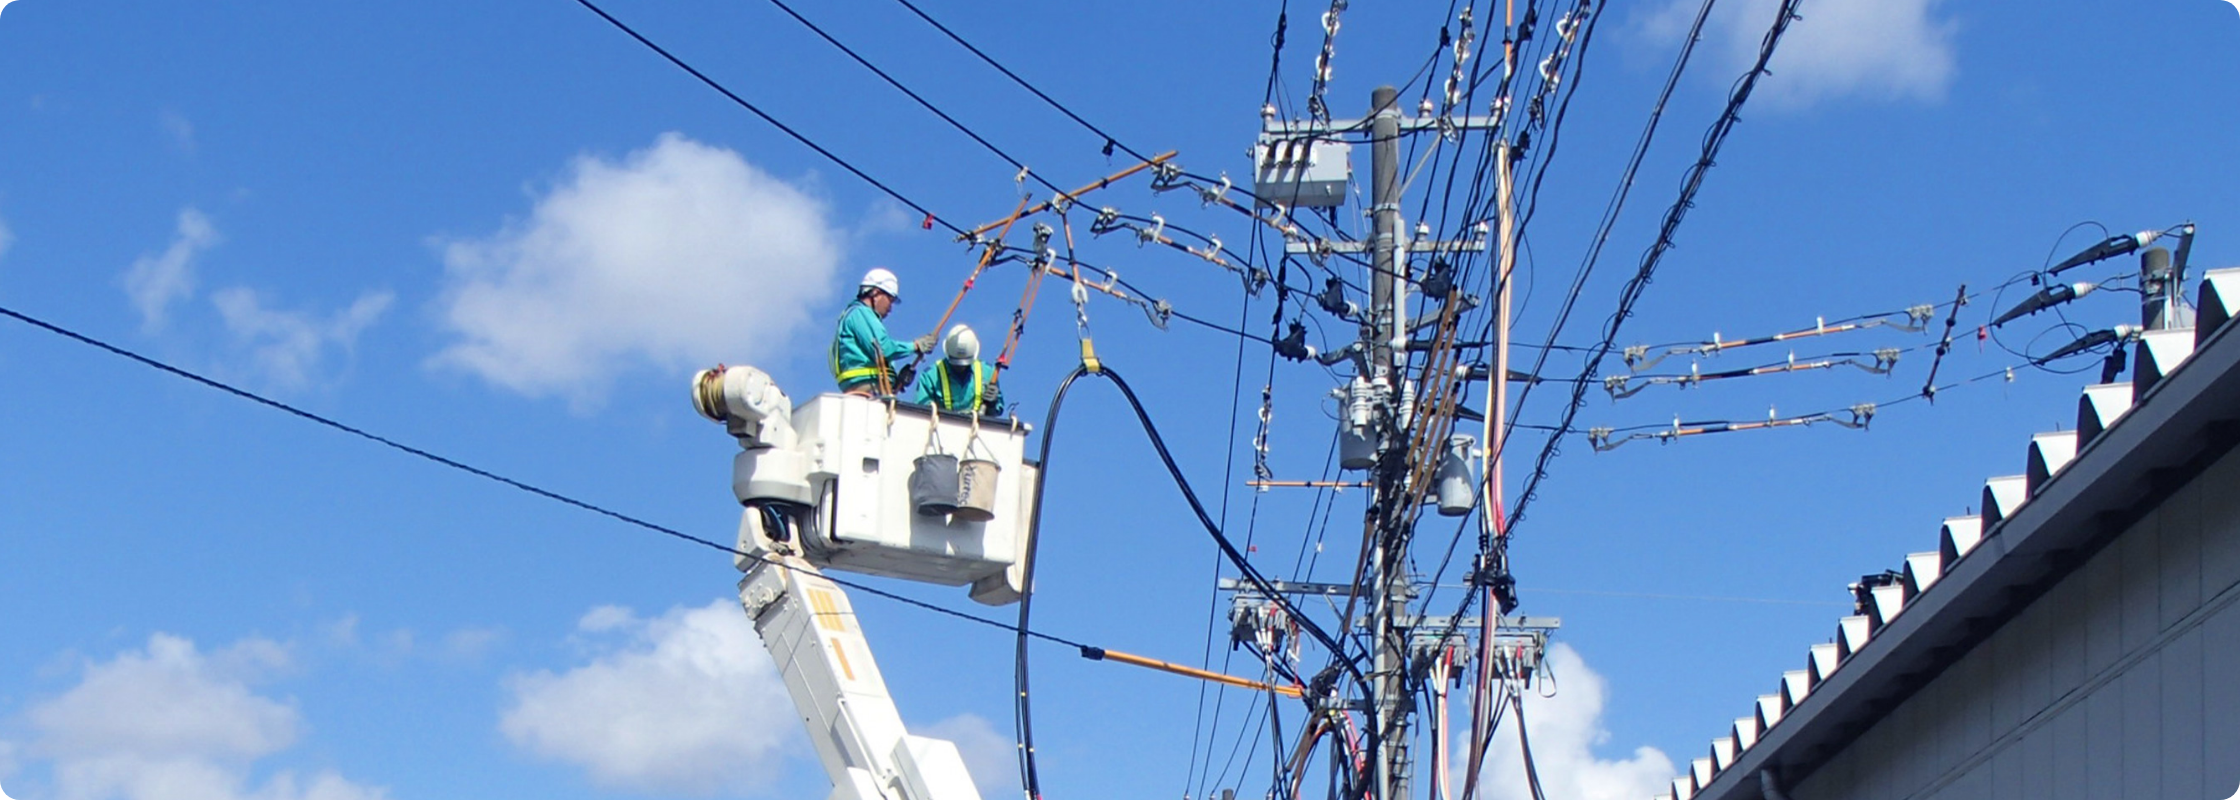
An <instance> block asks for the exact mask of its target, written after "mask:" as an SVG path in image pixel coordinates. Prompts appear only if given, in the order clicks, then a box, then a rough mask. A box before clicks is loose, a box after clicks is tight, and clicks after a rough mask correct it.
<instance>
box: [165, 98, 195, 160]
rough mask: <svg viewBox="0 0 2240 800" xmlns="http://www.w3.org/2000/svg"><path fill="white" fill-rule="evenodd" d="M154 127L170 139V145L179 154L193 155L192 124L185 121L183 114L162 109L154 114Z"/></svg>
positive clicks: (187, 120)
mask: <svg viewBox="0 0 2240 800" xmlns="http://www.w3.org/2000/svg"><path fill="white" fill-rule="evenodd" d="M156 125H157V127H160V128H162V129H163V134H164V135H165V136H167V137H169V138H170V139H171V145H172V146H173V147H177V148H179V152H182V153H186V154H187V155H190V156H191V155H194V151H195V140H194V122H193V121H192V120H189V119H187V117H186V115H185V114H181V113H179V112H177V111H174V110H171V109H168V108H167V109H164V110H163V111H162V112H161V113H158V114H156Z"/></svg>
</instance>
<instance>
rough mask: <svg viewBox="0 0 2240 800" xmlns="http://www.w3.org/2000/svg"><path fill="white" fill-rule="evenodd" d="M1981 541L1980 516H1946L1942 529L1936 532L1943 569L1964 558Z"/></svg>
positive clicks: (1981, 524)
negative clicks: (1942, 556)
mask: <svg viewBox="0 0 2240 800" xmlns="http://www.w3.org/2000/svg"><path fill="white" fill-rule="evenodd" d="M1982 543H1983V518H1982V517H1946V518H1945V521H1944V530H1942V531H1938V532H1937V551H1938V552H1939V553H1942V554H1943V555H1944V568H1945V571H1947V572H1950V571H1951V570H1952V565H1953V564H1955V563H1958V562H1959V561H1960V559H1963V558H1966V557H1967V556H1968V554H1969V553H1972V552H1974V551H1975V549H1976V545H1978V544H1982Z"/></svg>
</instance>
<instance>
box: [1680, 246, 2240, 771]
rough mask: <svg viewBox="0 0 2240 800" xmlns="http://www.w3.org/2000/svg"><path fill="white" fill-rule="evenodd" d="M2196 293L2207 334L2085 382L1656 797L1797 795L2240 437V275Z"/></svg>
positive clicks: (2149, 339)
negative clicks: (2127, 372)
mask: <svg viewBox="0 0 2240 800" xmlns="http://www.w3.org/2000/svg"><path fill="white" fill-rule="evenodd" d="M2199 298H2200V300H2199V302H2200V309H2199V311H2198V317H2197V320H2196V324H2197V327H2195V328H2193V329H2180V330H2168V331H2152V332H2149V333H2147V334H2146V335H2144V336H2143V337H2142V338H2141V339H2140V340H2139V341H2138V342H2137V343H2136V344H2135V345H2134V347H2135V349H2136V351H2135V353H2134V354H2133V361H2132V364H2133V369H2132V380H2131V382H2129V383H2114V384H2102V385H2098V386H2090V387H2086V388H2085V390H2084V394H2083V397H2082V398H2080V399H2079V400H2078V402H2077V425H2076V430H2074V431H2064V432H2056V433H2044V434H2039V435H2037V436H2034V437H2032V438H2031V441H2030V446H2029V451H2028V453H2027V455H2026V457H2025V463H2024V472H2023V474H2021V475H2014V476H2006V477H1996V478H1992V479H1990V480H1988V481H1986V482H1985V483H1984V487H1983V502H1982V505H1981V506H1980V507H1981V508H1982V511H1981V512H1979V513H1977V514H1975V515H1973V516H1961V517H1952V518H1949V519H1946V520H1945V521H1944V526H1943V528H1942V530H1941V531H1940V532H1939V535H1938V542H1937V549H1936V550H1935V551H1933V552H1921V553H1914V554H1911V555H1908V556H1907V557H1906V559H1905V569H1904V570H1903V578H1902V579H1901V580H1899V581H1897V582H1896V583H1893V584H1892V585H1889V586H1882V587H1877V588H1875V589H1873V590H1872V594H1871V598H1872V602H1870V603H1868V604H1867V605H1868V608H1867V609H1866V610H1867V612H1868V613H1866V614H1864V615H1859V616H1850V617H1845V618H1843V619H1842V620H1840V621H1839V622H1838V623H1837V626H1836V636H1835V640H1834V641H1833V642H1832V643H1827V644H1819V645H1814V646H1812V647H1811V649H1810V652H1809V653H1808V655H1807V656H1806V658H1805V662H1804V669H1797V670H1789V671H1787V672H1785V673H1783V674H1782V676H1781V681H1780V683H1779V684H1778V685H1777V686H1776V687H1775V691H1774V692H1773V693H1771V694H1767V695H1762V696H1760V697H1759V698H1758V701H1757V703H1756V705H1755V706H1754V707H1752V708H1751V709H1750V712H1751V713H1749V714H1748V715H1745V716H1743V717H1740V718H1737V719H1736V720H1735V721H1734V726H1733V727H1732V728H1730V729H1729V730H1728V732H1727V733H1726V735H1723V736H1721V737H1719V738H1717V739H1714V740H1713V741H1712V743H1711V747H1710V750H1709V752H1708V754H1706V755H1705V756H1704V757H1701V758H1696V759H1694V760H1693V762H1692V763H1691V764H1690V765H1689V766H1690V769H1689V770H1688V771H1687V772H1686V773H1684V774H1682V775H1680V776H1679V777H1676V778H1674V779H1673V781H1672V789H1671V791H1669V792H1666V793H1664V794H1661V795H1659V800H1752V799H1753V798H1758V797H1761V796H1762V793H1763V789H1762V787H1761V785H1760V777H1759V773H1760V772H1761V771H1764V770H1768V769H1770V770H1771V771H1772V773H1773V774H1774V775H1776V776H1778V777H1779V778H1780V783H1781V784H1782V785H1784V786H1794V785H1795V784H1796V783H1797V782H1798V781H1801V780H1803V779H1804V778H1806V777H1807V776H1809V775H1811V774H1812V773H1813V772H1814V771H1816V770H1818V769H1819V768H1820V766H1821V765H1822V764H1824V763H1826V762H1827V761H1828V760H1829V759H1830V758H1833V757H1834V756H1835V755H1836V754H1837V753H1839V752H1841V751H1842V750H1843V748H1844V747H1846V746H1847V745H1849V744H1850V743H1851V741H1852V740H1853V739H1854V738H1856V737H1858V736H1859V735H1860V734H1862V733H1864V732H1866V730H1867V729H1868V728H1869V727H1871V726H1872V725H1873V724H1874V723H1875V722H1876V721H1878V720H1880V719H1881V718H1882V717H1883V716H1885V715H1886V714H1887V713H1888V712H1889V711H1890V710H1891V709H1892V708H1895V707H1896V706H1897V705H1898V704H1899V703H1902V702H1904V701H1905V700H1906V698H1908V697H1910V696H1912V694H1913V693H1914V692H1915V691H1918V690H1919V689H1920V688H1921V687H1922V686H1924V685H1926V684H1927V682H1928V681H1929V680H1930V679H1932V678H1934V677H1936V675H1937V674H1938V673H1940V672H1942V671H1943V669H1944V667H1945V666H1946V665H1948V664H1949V663H1950V662H1951V660H1952V659H1953V654H1954V653H1962V652H1966V651H1967V650H1968V649H1969V648H1971V647H1973V646H1974V645H1975V644H1976V643H1977V642H1980V641H1981V640H1982V639H1983V638H1984V637H1986V636H1988V635H1989V634H1990V633H1991V632H1993V631H1996V630H1997V629H1998V628H1999V627H2000V625H2001V624H2003V623H2004V621H2005V620H2007V619H2008V618H2010V617H2011V616H2013V615H2014V614H2015V613H2016V612H2018V611H2020V610H2021V609H2022V608H2024V607H2026V606H2028V605H2029V603H2030V602H2031V601H2033V600H2035V599H2036V598H2037V596H2038V595H2039V594H2040V593H2041V592H2042V591H2043V590H2044V589H2045V588H2047V587H2048V586H2050V585H2051V584H2052V583H2053V582H2054V581H2056V580H2059V579H2060V578H2062V577H2063V576H2066V575H2068V574H2069V573H2070V572H2072V571H2073V570H2075V568H2076V567H2078V566H2079V565H2081V564H2082V563H2083V561H2084V559H2083V558H2082V557H2081V556H2082V555H2089V554H2090V553H2092V552H2095V551H2097V550H2098V549H2099V548H2100V547H2102V546H2103V545H2105V544H2106V543H2107V542H2108V541H2109V540H2111V539H2112V538H2114V536H2115V535H2116V534H2117V533H2119V532H2121V531H2122V530H2123V529H2124V528H2125V527H2126V526H2127V525H2129V524H2130V523H2131V522H2132V521H2133V520H2136V519H2137V518H2139V517H2140V516H2141V515H2143V514H2144V513H2145V512H2146V511H2147V510H2149V509H2151V508H2152V507H2153V505H2154V504H2156V503H2158V502H2160V500H2161V499H2162V498H2163V497H2164V496H2166V495H2167V494H2168V493H2169V492H2170V491H2171V490H2173V489H2174V488H2176V487H2177V486H2178V485H2180V484H2182V483H2184V479H2185V478H2186V477H2190V476H2191V475H2193V474H2194V473H2196V472H2198V471H2199V470H2200V469H2201V468H2202V467H2204V466H2206V464H2207V462H2208V461H2209V460H2211V459H2213V458H2215V457H2216V456H2218V455H2221V454H2222V453H2223V452H2224V451H2225V450H2226V449H2227V448H2229V447H2230V446H2231V445H2232V443H2233V442H2234V440H2235V438H2240V342H2235V341H2234V340H2235V339H2240V334H2232V333H2231V332H2230V329H2233V328H2236V327H2240V326H2234V325H2230V324H2228V323H2229V322H2230V321H2231V320H2232V318H2233V317H2234V316H2240V269H2225V270H2213V271H2210V272H2209V273H2207V274H2206V275H2205V276H2204V277H2203V280H2202V282H2201V287H2200V292H2199Z"/></svg>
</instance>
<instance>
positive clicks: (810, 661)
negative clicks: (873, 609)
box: [692, 366, 1038, 800]
mask: <svg viewBox="0 0 2240 800" xmlns="http://www.w3.org/2000/svg"><path fill="white" fill-rule="evenodd" d="M692 402H693V408H694V409H695V410H697V411H698V412H699V413H700V415H701V416H704V417H706V418H708V419H710V420H714V421H716V422H719V423H722V424H723V425H724V428H725V430H726V431H727V432H729V433H730V434H731V436H732V437H733V438H735V439H737V440H738V442H739V448H740V452H739V453H738V454H737V455H736V456H734V458H733V462H732V482H731V486H732V493H733V495H734V496H735V497H736V498H737V499H738V501H739V503H740V505H741V506H742V507H743V508H744V513H743V514H742V515H741V518H740V522H739V538H738V548H737V550H738V554H737V555H736V556H735V557H734V562H735V563H736V565H737V566H738V567H739V570H740V571H741V572H743V573H745V577H744V578H743V579H742V580H741V581H740V582H739V601H740V604H741V605H742V606H743V607H744V608H745V609H746V613H747V616H748V617H749V618H751V619H752V620H753V621H754V627H755V633H756V634H758V635H759V636H761V637H762V643H763V645H764V646H765V647H767V648H768V649H769V650H770V656H771V658H773V659H775V660H776V662H777V665H778V669H779V671H780V673H781V674H783V675H784V677H785V684H786V691H787V693H788V694H789V695H791V696H792V699H793V703H794V706H795V708H796V709H797V710H798V711H799V712H800V714H801V720H802V724H803V725H805V726H807V728H808V732H809V741H810V743H811V744H812V745H814V746H815V748H816V751H817V757H818V759H819V760H820V761H822V762H823V764H824V768H825V771H826V772H827V773H828V774H829V775H830V776H831V777H832V783H833V788H832V794H831V795H830V800H979V797H980V794H979V790H978V789H977V788H975V787H974V786H973V783H972V778H971V776H970V775H968V774H967V773H966V772H965V768H964V761H963V759H962V758H961V757H960V756H959V754H958V752H957V748H956V745H955V744H953V743H950V742H947V741H943V740H939V739H932V738H928V737H923V736H916V735H912V734H910V733H909V732H908V731H907V730H905V729H904V727H903V724H902V718H901V715H900V714H899V713H898V712H897V711H896V710H895V705H894V700H893V698H892V696H890V695H889V694H888V693H887V686H886V681H885V680H884V679H883V678H881V676H880V672H879V666H878V664H877V662H876V661H874V660H873V659H872V656H871V646H870V643H869V642H868V641H867V640H866V639H865V638H864V634H863V629H862V628H861V627H859V626H858V625H857V623H856V617H855V612H854V610H853V607H852V606H851V605H850V603H849V601H848V595H847V593H846V592H845V591H843V590H842V588H841V587H840V586H839V585H838V584H836V583H834V582H833V581H832V580H831V579H830V578H827V577H826V576H825V574H824V571H825V570H843V571H848V572H856V573H862V574H867V575H877V576H883V577H889V578H900V579H903V580H912V581H921V582H927V583H937V584H944V585H949V586H969V587H970V595H971V597H972V598H973V599H974V600H976V601H978V602H981V603H985V604H988V605H1004V604H1008V603H1012V602H1016V601H1017V600H1018V599H1019V597H1020V595H1021V594H1022V592H1023V591H1024V589H1025V586H1024V585H1023V580H1024V578H1023V576H1024V563H1023V562H1024V561H1025V558H1026V553H1027V537H1028V535H1029V531H1028V529H1027V522H1028V520H1029V519H1031V518H1032V511H1033V509H1034V503H1035V502H1036V498H1035V497H1034V496H1033V487H1034V482H1035V481H1034V477H1035V472H1036V470H1037V469H1038V466H1037V465H1035V464H1032V463H1029V462H1028V461H1027V460H1026V458H1025V453H1026V437H1027V432H1028V431H1027V428H1026V426H1024V425H1021V424H1018V423H1017V422H1015V421H1013V420H1008V419H988V418H982V417H979V416H977V415H960V414H953V413H948V412H942V411H937V410H934V409H930V408H926V407H923V406H916V405H910V404H905V403H899V402H896V401H894V400H892V399H880V398H871V397H864V396H858V395H844V394H822V395H818V396H816V397H814V398H811V399H809V400H808V401H807V402H804V403H802V404H801V405H799V406H794V405H792V404H791V401H790V400H789V399H788V398H787V397H786V394H785V392H783V391H781V390H779V388H778V386H777V384H776V383H775V382H773V381H772V380H771V379H770V376H769V375H768V374H766V373H764V372H762V371H761V370H758V369H755V368H753V367H739V366H735V367H728V368H726V367H718V368H716V369H712V370H702V371H701V372H700V373H698V374H697V375H695V376H694V378H693V383H692Z"/></svg>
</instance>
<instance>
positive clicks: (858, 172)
mask: <svg viewBox="0 0 2240 800" xmlns="http://www.w3.org/2000/svg"><path fill="white" fill-rule="evenodd" d="M576 3H578V4H580V5H582V6H583V7H584V8H588V9H591V13H594V14H597V15H599V18H600V19H603V20H606V21H607V24H609V25H613V26H614V27H615V28H616V29H617V30H620V31H622V32H623V33H626V34H629V35H630V38H632V39H636V40H638V43H639V44H642V45H645V46H646V47H647V48H648V49H651V50H652V51H653V52H655V53H658V54H660V56H661V57H662V58H664V59H667V60H668V62H669V63H671V64H674V65H676V67H677V68H678V69H681V70H684V71H685V72H686V73H687V74H690V75H691V76H692V77H694V78H698V79H699V80H700V82H701V83H704V84H707V86H708V88H710V89H714V90H716V91H717V92H720V93H722V94H723V96H724V97H728V98H731V102H733V103H737V104H739V107H740V108H744V109H746V110H748V111H750V112H753V113H754V115H755V116H757V117H761V118H762V121H764V122H768V123H770V124H771V126H772V127H775V128H777V129H778V130H779V131H782V132H784V133H785V134H786V135H787V136H791V137H793V140H794V141H797V142H800V143H801V144H802V145H803V146H806V147H808V148H809V149H810V150H814V151H816V153H817V155H820V156H824V157H825V158H826V159H828V160H830V161H831V162H832V163H834V164H838V165H840V168H841V169H844V170H847V171H848V172H849V174H852V175H854V176H856V177H858V178H862V179H863V181H864V182H865V183H868V184H871V185H872V186H873V187H876V188H878V190H879V191H882V192H885V193H886V194H887V196H888V197H892V198H894V199H895V202H898V203H901V204H903V205H906V206H909V207H910V209H911V210H912V211H916V212H918V213H920V214H923V215H925V218H926V219H927V220H929V221H932V222H935V223H939V224H940V225H941V226H942V227H944V228H948V229H949V230H950V231H951V232H953V233H958V234H962V233H964V229H963V228H959V227H957V226H956V225H955V224H953V223H951V222H949V221H948V220H946V219H942V218H941V217H940V215H937V214H935V213H933V212H932V211H931V210H929V209H927V208H926V207H925V206H922V205H919V204H918V203H917V201H915V200H911V199H910V198H909V197H906V196H904V195H903V194H902V193H901V192H899V191H896V190H895V189H894V187H891V186H888V185H886V184H885V183H883V182H881V181H880V180H879V179H878V178H874V177H871V173H868V172H864V171H863V170H862V169H859V168H857V167H856V165H854V164H851V163H848V160H847V159H844V158H841V157H840V156H839V155H838V154H836V153H833V152H832V151H831V150H827V149H825V147H824V145H820V144H817V143H816V142H815V141H814V140H812V139H810V138H809V137H808V136H805V135H803V134H802V133H801V132H800V131H796V130H794V129H793V128H792V126H789V125H787V124H785V123H783V122H780V121H778V118H777V117H773V116H771V115H770V113H769V112H767V111H763V110H762V108H761V107H759V106H756V105H755V104H753V103H750V102H747V100H746V98H744V97H740V96H739V95H738V93H737V92H733V91H731V90H730V89H728V88H725V87H724V85H723V84H721V83H717V82H716V80H715V79H714V78H710V77H708V76H707V74H706V73H703V72H701V71H700V70H698V69H695V68H693V66H692V65H691V64H687V63H685V61H684V59H681V58H678V57H677V56H676V55H674V54H672V53H670V52H669V51H668V50H666V49H663V48H662V47H661V45H658V44H654V43H653V40H652V39H648V38H646V37H645V35H644V34H641V33H638V32H637V30H635V29H633V28H631V27H630V26H629V25H628V24H625V23H624V22H623V21H622V20H619V19H615V17H614V15H612V14H609V13H607V12H606V9H603V8H600V7H599V6H598V5H597V4H594V3H592V2H591V0H576ZM1131 152H1132V151H1131Z"/></svg>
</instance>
